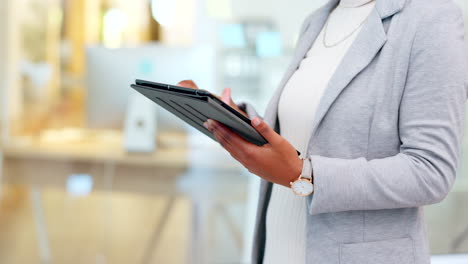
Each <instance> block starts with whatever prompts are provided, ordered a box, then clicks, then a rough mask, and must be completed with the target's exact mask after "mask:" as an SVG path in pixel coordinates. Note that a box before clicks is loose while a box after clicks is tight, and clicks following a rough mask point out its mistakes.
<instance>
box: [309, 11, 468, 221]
mask: <svg viewBox="0 0 468 264" xmlns="http://www.w3.org/2000/svg"><path fill="white" fill-rule="evenodd" d="M434 9H436V8H434ZM463 35H464V26H463V17H462V15H461V12H460V11H459V10H458V9H457V8H455V7H454V6H452V5H450V6H449V5H445V6H444V7H441V8H440V9H437V11H434V12H433V14H432V15H427V16H425V18H423V19H422V20H421V21H420V23H419V25H418V31H417V33H416V35H415V37H414V42H413V47H412V51H411V58H410V65H409V68H408V75H407V82H406V86H405V88H404V92H403V96H402V99H401V105H400V110H399V113H398V114H399V117H400V118H399V134H400V141H401V145H400V152H399V153H398V154H397V155H395V156H392V157H387V158H382V159H374V160H366V159H365V158H364V157H361V158H357V159H339V158H331V157H323V156H319V155H311V165H312V168H313V175H314V185H315V191H314V194H313V195H312V196H309V197H308V198H309V200H308V203H307V204H308V212H309V213H310V214H312V215H315V214H320V213H330V212H340V211H350V210H378V209H394V208H406V207H418V206H423V205H427V204H433V203H437V202H439V201H441V200H443V199H444V198H445V197H446V195H447V194H448V192H449V191H450V189H451V187H452V185H453V183H454V181H455V177H456V173H457V168H458V166H459V158H460V152H461V142H462V137H463V133H464V132H463V128H464V115H465V101H466V97H467V92H466V87H467V85H466V84H467V82H466V76H467V68H466V65H465V61H466V57H465V52H464V49H465V44H464V40H463ZM395 114H397V113H395Z"/></svg>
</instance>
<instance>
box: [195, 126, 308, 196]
mask: <svg viewBox="0 0 468 264" xmlns="http://www.w3.org/2000/svg"><path fill="white" fill-rule="evenodd" d="M204 125H205V127H206V128H207V129H208V130H210V131H211V132H213V134H214V136H215V137H216V139H217V140H218V142H219V143H220V144H221V145H222V146H223V147H224V148H225V149H226V150H227V151H228V152H229V153H230V154H231V156H232V157H233V158H234V159H236V160H237V161H239V162H240V163H242V165H244V167H246V168H247V169H248V170H249V171H250V172H251V173H253V174H256V175H258V176H260V177H262V178H263V179H265V180H267V181H270V182H273V183H276V184H281V185H283V186H285V187H291V185H290V182H292V181H294V180H296V179H297V178H298V177H299V175H300V173H301V171H302V160H301V159H300V158H299V156H298V155H297V151H296V149H295V148H294V147H293V146H292V145H291V144H290V143H289V142H288V141H287V140H286V139H284V138H283V137H281V136H280V135H279V134H278V133H276V132H275V131H274V130H273V129H271V128H270V127H269V126H268V125H267V124H266V123H265V122H264V121H263V120H261V119H260V118H258V117H256V118H254V119H253V120H252V125H253V126H254V128H255V129H256V130H257V131H258V132H259V133H260V134H261V135H262V136H263V137H264V138H265V139H266V140H267V141H268V143H267V144H265V145H263V146H257V145H255V144H252V143H250V142H247V141H246V140H244V139H243V138H242V137H240V136H239V135H238V134H236V133H235V132H233V131H231V130H230V129H229V128H227V127H226V126H224V125H223V124H221V123H219V122H217V121H214V120H211V119H210V120H208V121H207V122H205V124H204Z"/></svg>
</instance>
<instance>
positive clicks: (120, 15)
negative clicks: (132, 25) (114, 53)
mask: <svg viewBox="0 0 468 264" xmlns="http://www.w3.org/2000/svg"><path fill="white" fill-rule="evenodd" d="M103 20H104V21H103V42H104V45H105V46H106V47H109V48H118V47H120V46H121V44H122V42H123V37H124V33H125V29H126V28H127V25H128V16H127V14H126V13H125V12H123V11H122V10H120V9H117V8H111V9H109V10H108V11H107V12H106V13H105V14H104V19H103Z"/></svg>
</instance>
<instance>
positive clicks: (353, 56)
mask: <svg viewBox="0 0 468 264" xmlns="http://www.w3.org/2000/svg"><path fill="white" fill-rule="evenodd" d="M367 19H368V20H367V23H365V24H364V26H363V28H362V29H361V32H360V33H359V35H358V36H357V37H356V39H355V41H354V42H353V44H352V45H351V47H350V48H349V50H348V52H347V53H346V55H345V57H344V58H343V60H342V61H341V63H340V65H339V66H338V67H337V69H336V71H335V73H334V75H333V76H332V78H331V79H330V81H329V83H328V87H327V88H326V90H325V92H324V94H323V95H322V98H321V100H320V103H319V106H318V107H317V112H316V114H315V118H314V122H313V125H312V131H311V136H310V141H312V138H313V136H314V133H315V131H316V130H317V127H318V126H319V124H320V122H321V121H322V120H323V118H324V117H325V115H326V113H327V112H328V110H329V109H330V107H331V106H332V104H333V102H334V101H335V100H336V99H337V98H338V96H339V95H340V93H341V92H342V91H343V90H344V89H345V88H346V87H347V86H348V84H349V83H350V82H351V81H352V80H353V79H354V78H355V77H356V75H358V74H359V73H360V72H361V71H362V70H363V69H364V68H366V66H367V65H369V63H370V62H371V61H372V60H373V59H374V57H375V56H376V55H377V54H378V52H379V51H380V49H381V48H382V47H383V45H384V44H385V42H386V41H387V36H386V33H385V30H384V27H383V24H382V19H381V17H380V15H379V14H378V12H377V9H374V10H373V11H372V12H371V14H370V15H369V17H368V18H367ZM310 143H311V142H309V148H310V146H311V144H310ZM308 151H309V152H310V150H309V149H308Z"/></svg>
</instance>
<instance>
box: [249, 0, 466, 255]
mask: <svg viewBox="0 0 468 264" xmlns="http://www.w3.org/2000/svg"><path fill="white" fill-rule="evenodd" d="M338 2H339V0H331V1H330V2H329V3H327V4H326V5H325V6H323V7H322V8H320V9H319V10H318V11H316V12H314V13H313V14H311V15H310V16H309V17H308V18H307V19H306V21H305V23H304V25H303V28H302V30H301V37H300V40H299V42H298V46H297V48H296V51H295V55H294V58H293V60H292V63H291V65H290V67H289V69H288V70H287V71H286V74H285V76H284V78H283V80H282V81H281V84H280V86H279V88H278V89H277V90H276V92H275V93H274V95H273V98H272V99H271V101H270V103H269V105H268V108H267V110H266V113H265V115H264V120H265V121H266V122H267V123H268V124H269V125H270V126H271V127H273V128H275V130H276V131H277V132H279V133H280V131H281V130H280V126H279V122H278V115H277V112H278V101H279V98H280V96H281V92H282V90H283V88H284V86H285V84H286V82H287V81H288V79H289V78H290V77H291V75H292V74H293V73H294V71H295V70H296V69H297V68H298V66H299V63H300V61H301V60H302V58H303V57H304V55H305V54H306V52H307V51H308V50H309V48H310V47H311V45H312V43H313V42H314V41H315V39H316V37H317V35H318V33H319V32H320V30H321V29H322V27H323V25H324V23H325V21H326V19H327V17H328V15H329V13H330V12H331V11H332V9H333V8H334V7H335V6H336V5H337V3H338ZM463 35H464V26H463V18H462V13H461V12H460V10H459V9H458V8H457V7H456V5H455V4H454V3H453V2H452V1H451V0H377V4H376V7H375V9H374V10H373V11H372V13H371V14H370V17H369V19H368V21H367V22H366V24H365V25H364V27H363V28H362V31H361V32H360V33H359V35H358V37H357V39H356V40H355V42H354V44H353V45H352V47H351V48H350V50H349V52H348V53H347V55H346V56H345V58H344V59H343V61H342V62H341V64H340V65H339V67H338V69H337V70H336V73H335V74H334V76H333V77H332V79H331V81H330V83H329V86H328V87H327V90H326V91H325V94H324V95H323V97H322V98H321V102H320V104H319V107H318V110H317V113H316V117H315V120H314V122H313V130H312V133H311V135H310V141H309V145H308V149H307V155H308V156H310V157H311V159H312V167H313V171H314V181H315V192H314V194H313V195H312V196H309V197H307V198H305V199H304V202H305V203H307V208H308V214H307V215H308V217H307V234H304V235H306V236H307V240H306V241H307V242H306V259H305V263H308V264H387V263H388V264H390V263H391V264H395V263H397V264H422V263H429V262H430V257H429V256H430V254H429V249H428V248H429V247H428V239H427V232H426V229H425V222H424V216H423V206H424V205H428V204H433V203H437V202H440V201H441V200H442V199H444V197H445V196H446V195H447V193H448V192H449V191H450V189H451V187H452V185H453V183H454V181H455V175H456V173H457V168H458V165H459V157H460V152H461V151H460V148H461V141H462V137H463V128H464V112H465V101H466V96H467V87H468V86H467V83H468V82H467V78H466V77H467V71H466V69H467V67H466V65H465V61H466V57H465V52H464V49H465V46H464V40H463ZM311 74H314V73H313V72H311ZM310 88H311V89H313V87H310ZM240 106H241V107H242V108H244V109H245V110H246V111H247V112H248V114H249V115H250V116H252V117H253V116H258V114H257V113H256V112H255V111H254V109H253V108H252V107H251V106H250V105H248V104H245V103H243V104H240ZM304 111H307V106H304ZM271 189H272V183H270V182H267V181H265V180H263V179H262V182H261V187H260V198H259V201H258V211H257V217H256V227H255V237H254V248H253V263H262V259H263V253H264V245H265V235H266V234H265V216H266V210H267V206H268V202H269V198H270V194H271Z"/></svg>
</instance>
